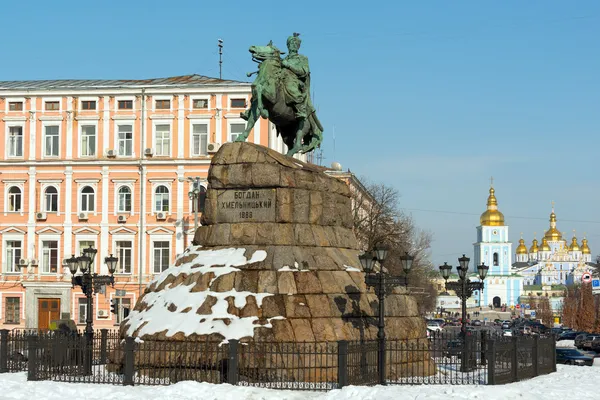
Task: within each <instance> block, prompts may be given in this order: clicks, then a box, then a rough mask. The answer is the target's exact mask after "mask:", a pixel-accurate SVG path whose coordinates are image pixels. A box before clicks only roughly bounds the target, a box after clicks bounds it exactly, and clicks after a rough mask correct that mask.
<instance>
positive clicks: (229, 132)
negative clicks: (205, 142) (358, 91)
mask: <svg viewBox="0 0 600 400" xmlns="http://www.w3.org/2000/svg"><path fill="white" fill-rule="evenodd" d="M234 124H243V125H244V129H246V121H244V120H243V119H241V118H239V119H232V120H228V121H227V142H233V140H232V138H231V134H232V133H231V125H234ZM242 132H243V131H242Z"/></svg>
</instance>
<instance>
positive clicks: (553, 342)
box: [550, 340, 556, 372]
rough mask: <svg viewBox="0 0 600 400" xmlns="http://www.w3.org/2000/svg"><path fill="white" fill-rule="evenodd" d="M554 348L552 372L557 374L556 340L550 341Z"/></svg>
mask: <svg viewBox="0 0 600 400" xmlns="http://www.w3.org/2000/svg"><path fill="white" fill-rule="evenodd" d="M550 346H551V347H552V372H556V340H551V341H550Z"/></svg>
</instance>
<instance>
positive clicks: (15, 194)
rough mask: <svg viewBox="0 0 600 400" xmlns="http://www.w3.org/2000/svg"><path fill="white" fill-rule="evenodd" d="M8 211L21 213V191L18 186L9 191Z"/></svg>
mask: <svg viewBox="0 0 600 400" xmlns="http://www.w3.org/2000/svg"><path fill="white" fill-rule="evenodd" d="M8 211H21V189H20V188H19V187H17V186H12V187H11V188H10V189H8Z"/></svg>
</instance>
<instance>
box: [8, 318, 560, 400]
mask: <svg viewBox="0 0 600 400" xmlns="http://www.w3.org/2000/svg"><path fill="white" fill-rule="evenodd" d="M554 352H555V348H554V340H553V339H552V338H550V337H549V338H545V337H533V338H527V337H512V338H511V337H508V338H507V337H501V336H497V335H495V334H494V332H493V331H480V332H475V333H471V334H469V335H467V336H466V337H463V336H461V335H460V332H440V333H438V334H435V335H432V337H430V338H428V339H412V340H387V341H385V342H380V341H356V342H349V341H338V342H332V343H291V342H286V343H282V342H248V343H244V342H240V341H237V340H229V341H228V342H215V341H175V340H169V341H157V340H147V341H140V340H137V341H136V340H134V339H133V338H126V339H120V338H119V336H118V333H117V332H114V331H113V332H110V331H108V330H104V329H103V330H101V331H98V332H95V334H94V335H93V337H88V336H86V335H84V334H82V333H71V334H65V333H52V332H24V331H12V332H11V331H7V330H0V372H17V371H27V376H28V380H54V381H62V382H81V383H106V384H119V385H169V384H172V383H176V382H179V381H184V380H192V381H200V382H210V383H230V384H233V385H240V386H257V387H266V388H274V389H294V390H330V389H336V388H341V387H343V386H347V385H375V384H388V385H392V384H398V385H406V384H409V385H416V384H456V385H464V384H501V383H508V382H514V381H517V380H523V379H527V378H531V377H534V376H537V375H542V374H547V373H550V372H553V371H555V370H556V363H555V356H554Z"/></svg>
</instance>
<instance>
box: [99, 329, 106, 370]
mask: <svg viewBox="0 0 600 400" xmlns="http://www.w3.org/2000/svg"><path fill="white" fill-rule="evenodd" d="M107 347H108V329H100V364H101V365H104V364H106V359H107V358H108V357H107Z"/></svg>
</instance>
